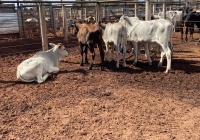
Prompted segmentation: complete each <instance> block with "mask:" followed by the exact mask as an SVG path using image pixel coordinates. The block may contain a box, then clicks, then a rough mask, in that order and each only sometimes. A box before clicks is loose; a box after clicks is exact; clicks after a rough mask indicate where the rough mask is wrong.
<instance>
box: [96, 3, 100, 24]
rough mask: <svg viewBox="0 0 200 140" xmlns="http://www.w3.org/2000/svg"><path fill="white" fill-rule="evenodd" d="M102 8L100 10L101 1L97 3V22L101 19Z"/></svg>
mask: <svg viewBox="0 0 200 140" xmlns="http://www.w3.org/2000/svg"><path fill="white" fill-rule="evenodd" d="M100 16H101V10H100V3H97V5H96V22H97V23H98V22H99V21H100V19H101V17H100Z"/></svg>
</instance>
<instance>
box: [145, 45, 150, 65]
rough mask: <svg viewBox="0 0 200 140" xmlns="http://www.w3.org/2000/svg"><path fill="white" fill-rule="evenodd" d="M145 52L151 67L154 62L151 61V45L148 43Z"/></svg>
mask: <svg viewBox="0 0 200 140" xmlns="http://www.w3.org/2000/svg"><path fill="white" fill-rule="evenodd" d="M144 50H145V54H146V55H147V62H148V63H149V65H150V66H151V65H152V60H151V58H150V54H149V44H148V43H145V46H144Z"/></svg>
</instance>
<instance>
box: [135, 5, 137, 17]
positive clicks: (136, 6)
mask: <svg viewBox="0 0 200 140" xmlns="http://www.w3.org/2000/svg"><path fill="white" fill-rule="evenodd" d="M135 17H137V4H136V3H135Z"/></svg>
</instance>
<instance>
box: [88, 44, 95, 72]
mask: <svg viewBox="0 0 200 140" xmlns="http://www.w3.org/2000/svg"><path fill="white" fill-rule="evenodd" d="M89 48H90V52H91V54H92V62H91V63H90V66H89V70H91V69H92V66H93V63H94V59H95V51H94V46H89Z"/></svg>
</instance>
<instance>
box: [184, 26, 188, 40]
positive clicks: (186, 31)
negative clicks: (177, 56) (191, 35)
mask: <svg viewBox="0 0 200 140" xmlns="http://www.w3.org/2000/svg"><path fill="white" fill-rule="evenodd" d="M187 35H188V27H187V26H186V30H185V42H187V41H188V37H187Z"/></svg>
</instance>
